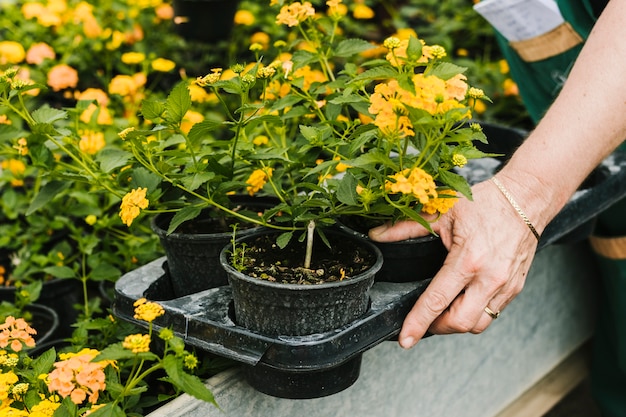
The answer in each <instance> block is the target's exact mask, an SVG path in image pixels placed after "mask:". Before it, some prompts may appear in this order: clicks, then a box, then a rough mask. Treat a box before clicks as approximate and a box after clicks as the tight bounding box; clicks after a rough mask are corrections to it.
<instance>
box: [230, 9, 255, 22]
mask: <svg viewBox="0 0 626 417" xmlns="http://www.w3.org/2000/svg"><path fill="white" fill-rule="evenodd" d="M254 20H255V19H254V14H252V12H251V11H250V10H243V9H242V10H237V13H235V18H234V22H235V24H236V25H244V26H251V25H253V24H254Z"/></svg>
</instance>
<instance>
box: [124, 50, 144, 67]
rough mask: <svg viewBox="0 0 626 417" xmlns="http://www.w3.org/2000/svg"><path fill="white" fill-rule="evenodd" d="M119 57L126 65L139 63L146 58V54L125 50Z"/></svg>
mask: <svg viewBox="0 0 626 417" xmlns="http://www.w3.org/2000/svg"><path fill="white" fill-rule="evenodd" d="M121 59H122V62H123V63H124V64H127V65H132V64H141V63H142V62H143V61H144V60H145V59H146V55H145V54H143V53H141V52H126V53H124V54H122V58H121Z"/></svg>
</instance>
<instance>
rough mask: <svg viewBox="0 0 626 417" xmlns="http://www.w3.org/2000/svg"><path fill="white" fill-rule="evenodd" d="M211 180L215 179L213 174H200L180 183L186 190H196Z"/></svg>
mask: <svg viewBox="0 0 626 417" xmlns="http://www.w3.org/2000/svg"><path fill="white" fill-rule="evenodd" d="M213 178H215V173H214V172H200V173H195V174H193V175H191V176H189V177H186V178H184V179H183V180H182V183H183V185H184V186H185V187H186V188H188V189H190V190H196V189H198V187H200V186H201V185H202V184H204V183H206V182H208V181H211V180H212V179H213Z"/></svg>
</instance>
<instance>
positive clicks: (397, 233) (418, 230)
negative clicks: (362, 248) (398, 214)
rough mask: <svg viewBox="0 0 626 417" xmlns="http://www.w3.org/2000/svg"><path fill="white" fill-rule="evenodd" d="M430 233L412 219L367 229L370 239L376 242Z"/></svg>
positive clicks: (392, 240) (394, 240)
mask: <svg viewBox="0 0 626 417" xmlns="http://www.w3.org/2000/svg"><path fill="white" fill-rule="evenodd" d="M429 234H431V233H430V232H429V231H428V230H426V228H425V227H424V226H422V225H421V224H419V223H417V222H414V221H409V220H406V221H401V222H398V223H396V224H394V225H391V224H390V223H385V224H383V225H381V226H378V227H375V228H373V229H371V230H370V231H369V237H370V239H372V240H374V241H376V242H396V241H398V240H405V239H411V238H415V237H422V236H428V235H429Z"/></svg>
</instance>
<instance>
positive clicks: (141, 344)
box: [122, 334, 150, 353]
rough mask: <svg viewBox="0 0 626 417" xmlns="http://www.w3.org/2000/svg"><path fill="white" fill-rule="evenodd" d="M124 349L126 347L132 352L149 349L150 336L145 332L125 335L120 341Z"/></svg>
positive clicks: (147, 350)
mask: <svg viewBox="0 0 626 417" xmlns="http://www.w3.org/2000/svg"><path fill="white" fill-rule="evenodd" d="M122 346H123V347H124V349H128V350H130V351H131V352H133V353H142V352H149V351H150V336H148V335H147V334H131V335H129V336H126V338H125V339H124V341H123V342H122Z"/></svg>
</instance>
